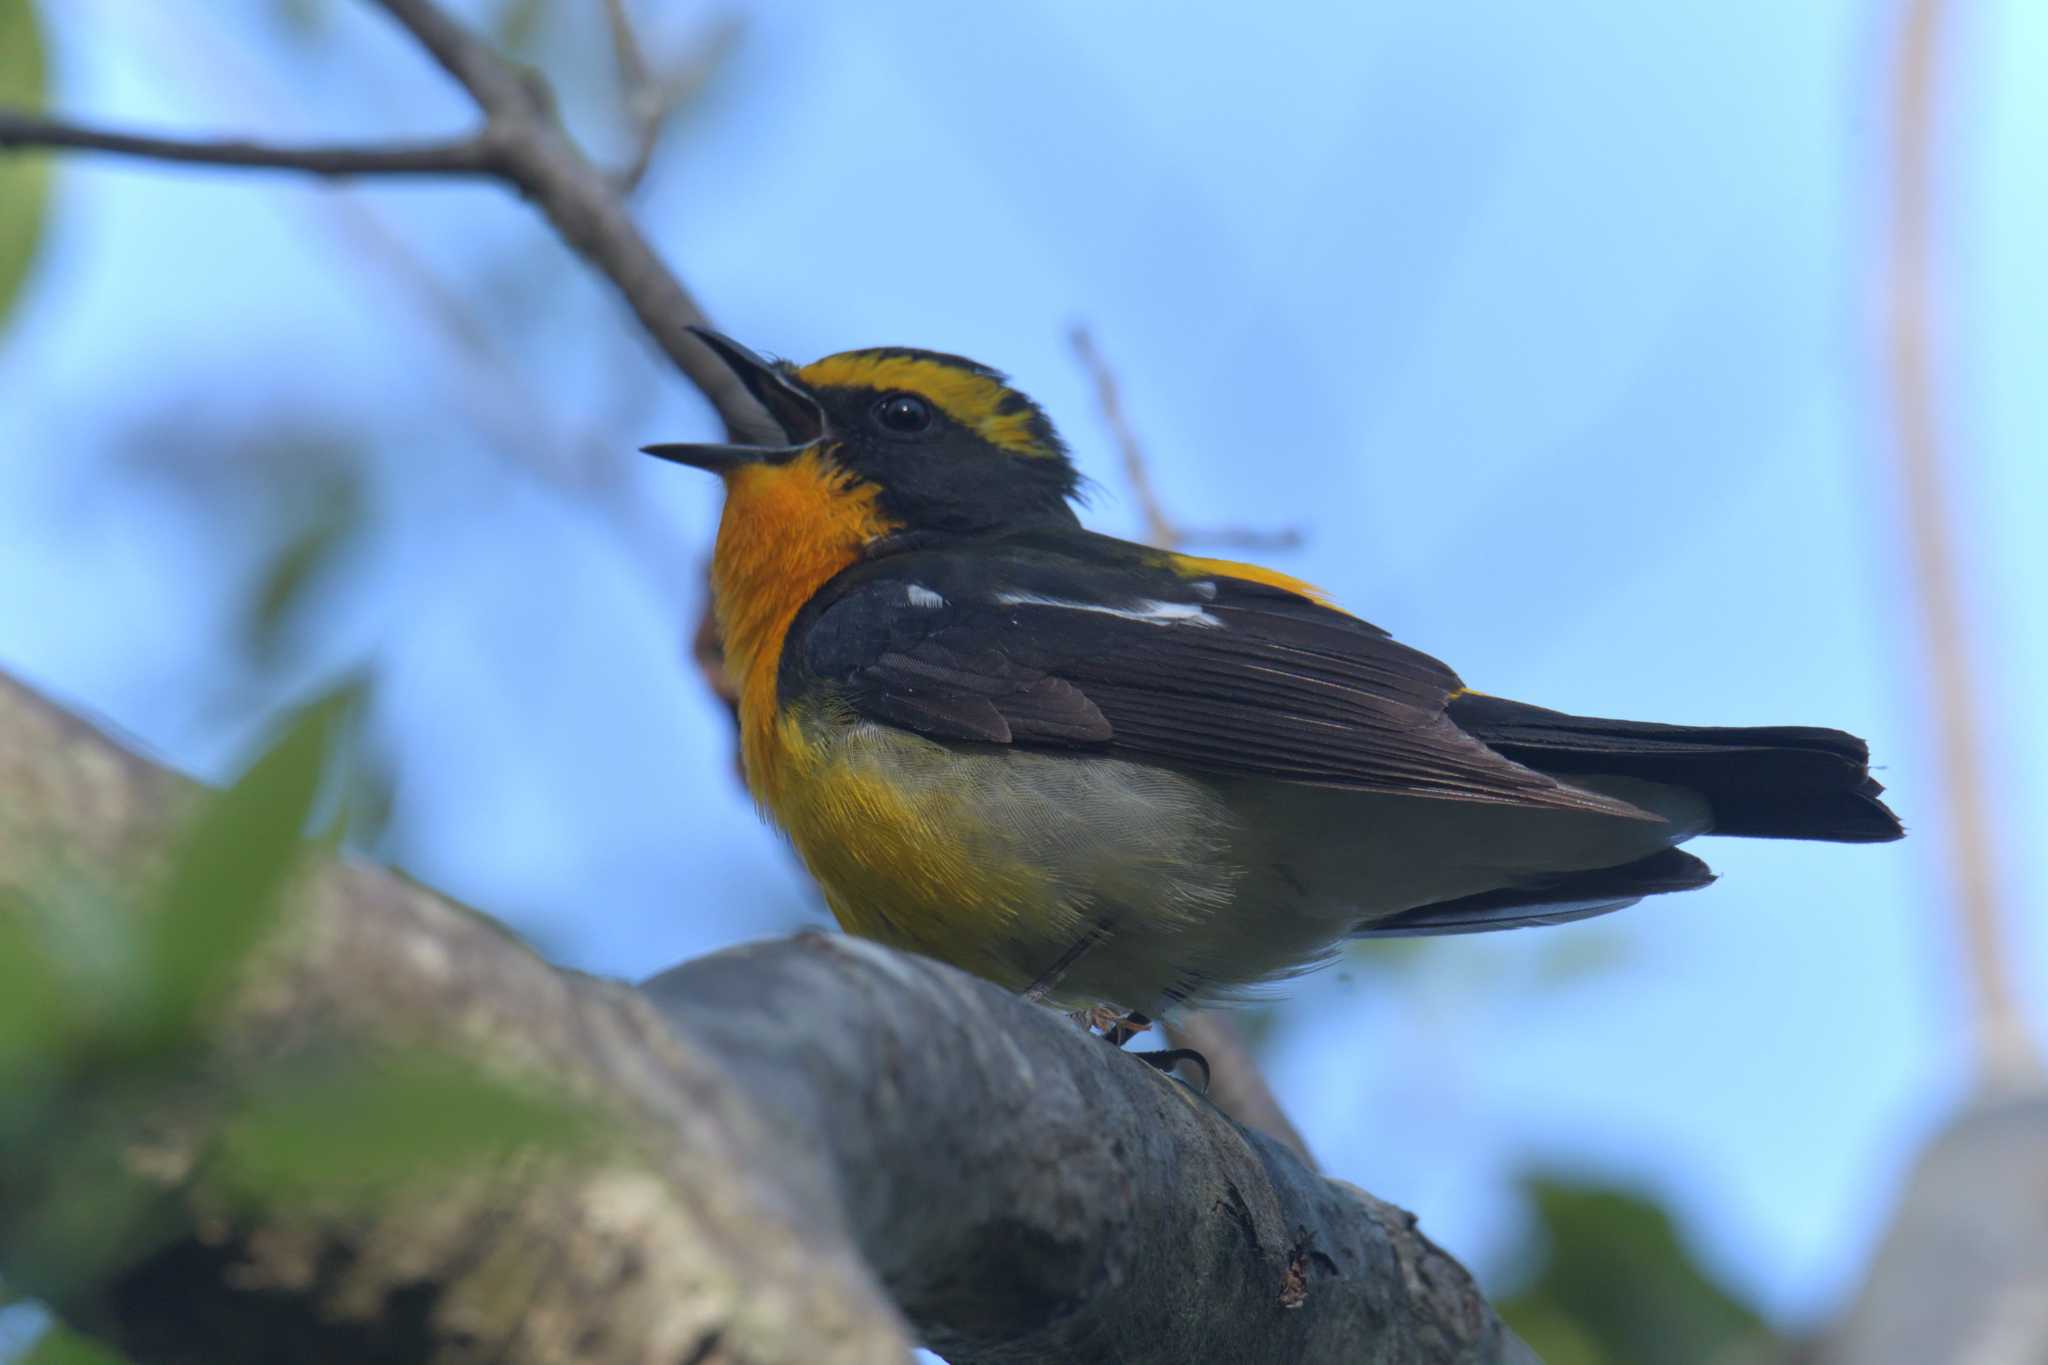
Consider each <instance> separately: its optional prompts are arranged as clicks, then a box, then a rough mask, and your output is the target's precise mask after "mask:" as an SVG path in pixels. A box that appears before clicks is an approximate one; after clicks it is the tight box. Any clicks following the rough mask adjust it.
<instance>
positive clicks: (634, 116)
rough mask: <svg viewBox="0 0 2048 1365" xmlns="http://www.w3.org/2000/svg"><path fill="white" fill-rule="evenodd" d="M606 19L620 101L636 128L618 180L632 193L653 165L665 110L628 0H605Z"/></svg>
mask: <svg viewBox="0 0 2048 1365" xmlns="http://www.w3.org/2000/svg"><path fill="white" fill-rule="evenodd" d="M604 22H605V28H606V29H607V30H608V31H609V32H610V33H611V39H612V58H613V60H615V61H616V62H617V63H618V67H619V95H620V102H621V103H622V104H623V105H625V109H626V122H627V123H628V124H629V125H630V126H631V127H632V130H633V156H632V159H631V160H630V161H628V162H627V163H626V166H625V168H624V169H623V170H621V171H620V172H619V174H618V182H617V183H618V186H619V188H620V189H622V190H625V191H627V192H629V193H630V192H631V191H632V190H633V189H634V188H635V187H636V186H638V185H639V183H640V182H641V180H642V179H644V178H645V177H646V175H647V168H648V166H650V165H651V164H653V161H654V147H655V144H656V143H658V142H659V141H660V140H661V124H662V119H663V117H664V114H665V111H664V110H663V109H662V100H661V94H660V91H659V90H658V89H657V88H656V85H655V80H654V72H653V69H652V68H650V67H649V66H648V64H647V50H646V48H644V47H642V46H641V44H640V34H639V32H638V31H637V30H636V29H635V28H634V26H633V17H632V16H631V15H630V14H628V13H627V12H626V0H604Z"/></svg>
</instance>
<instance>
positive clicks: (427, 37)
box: [371, 0, 549, 120]
mask: <svg viewBox="0 0 2048 1365" xmlns="http://www.w3.org/2000/svg"><path fill="white" fill-rule="evenodd" d="M371 3H373V4H375V5H377V6H378V7H379V8H380V9H382V10H383V11H384V12H385V13H386V14H388V15H390V16H391V18H392V20H393V22H395V23H397V24H398V26H399V27H400V28H403V29H404V30H405V31H406V32H408V33H410V34H411V35H412V36H413V37H414V38H415V39H417V40H418V42H419V45H420V46H421V47H423V48H425V49H426V50H427V54H428V55H429V56H431V57H432V58H433V59H434V60H435V61H436V62H438V63H439V64H440V66H441V69H442V70H443V71H446V72H447V73H448V74H449V75H450V76H452V77H454V78H455V83H456V84H457V85H460V86H461V87H462V88H463V89H464V90H467V91H468V92H469V94H470V98H472V99H474V100H475V101H476V102H477V105H478V107H480V108H481V109H482V110H483V111H484V113H485V114H487V115H489V116H490V117H491V118H492V119H494V120H496V119H513V118H520V117H523V116H525V115H527V114H529V113H531V112H532V111H533V109H534V107H535V105H536V104H537V103H547V102H549V101H548V97H547V95H546V86H545V84H544V83H542V82H541V80H540V79H539V74H538V73H537V72H534V71H531V70H529V69H527V68H524V67H519V66H515V65H513V64H512V63H511V62H508V61H506V60H505V59H504V58H503V57H501V56H499V55H498V53H497V51H496V50H495V49H494V48H492V47H491V45H490V44H489V43H488V42H486V41H484V39H483V38H481V37H479V36H478V35H477V34H476V33H475V32H474V31H472V30H470V29H468V28H466V27H464V26H463V24H462V23H461V21H459V20H457V19H456V18H455V17H454V16H453V15H451V14H449V13H448V12H447V11H446V10H444V9H442V8H441V6H440V5H438V4H436V3H435V0H371Z"/></svg>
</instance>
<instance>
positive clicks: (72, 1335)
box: [15, 1326, 127, 1365]
mask: <svg viewBox="0 0 2048 1365" xmlns="http://www.w3.org/2000/svg"><path fill="white" fill-rule="evenodd" d="M15 1365H127V1362H126V1361H125V1360H124V1359H123V1358H122V1357H121V1356H118V1355H116V1354H114V1353H113V1352H112V1351H110V1350H108V1349H107V1348H106V1347H104V1346H102V1345H100V1344H99V1343H98V1342H96V1341H93V1340H91V1339H89V1338H87V1337H82V1336H80V1335H79V1334H78V1333H76V1332H74V1331H72V1330H71V1329H70V1328H68V1327H64V1326H56V1327H52V1328H50V1329H49V1330H48V1331H46V1332H44V1333H43V1334H42V1335H41V1336H39V1337H37V1338H36V1339H35V1340H34V1341H33V1342H31V1343H30V1344H29V1348H28V1349H27V1350H26V1351H23V1352H22V1353H21V1354H20V1355H19V1356H16V1357H15Z"/></svg>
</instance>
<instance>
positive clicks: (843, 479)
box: [711, 450, 896, 810]
mask: <svg viewBox="0 0 2048 1365" xmlns="http://www.w3.org/2000/svg"><path fill="white" fill-rule="evenodd" d="M876 493H877V490H876V489H875V488H874V486H873V485H871V484H861V483H856V482H855V481H854V480H853V479H852V478H851V476H850V475H848V474H847V473H846V472H845V471H844V470H843V469H841V468H840V467H839V466H838V465H837V464H836V463H834V462H833V461H832V459H831V458H830V457H829V456H827V455H825V454H822V453H821V452H819V451H817V450H809V451H806V452H804V453H803V454H802V455H799V456H797V457H796V458H795V459H793V460H791V461H789V462H788V463H787V464H779V465H743V466H741V467H740V468H739V469H736V470H734V471H733V472H732V473H731V474H729V475H727V476H726V480H725V514H724V516H723V517H722V518H721V519H720V521H719V524H718V549H717V552H716V553H715V554H714V555H713V557H712V561H711V601H712V608H713V610H714V611H715V612H716V613H717V616H718V630H719V634H720V636H721V638H722V639H723V640H724V642H725V664H726V668H727V670H728V671H729V672H730V673H731V675H732V678H733V681H734V682H735V683H736V684H738V686H739V693H740V758H741V762H742V763H743V765H744V766H745V768H746V774H747V786H748V787H749V788H750V789H751V790H752V791H753V793H754V799H755V800H757V801H759V802H761V804H762V805H764V806H767V807H769V808H770V809H771V810H772V809H774V807H775V806H776V804H777V801H778V798H779V797H780V795H781V790H782V782H783V778H784V776H785V774H786V772H787V769H788V766H789V763H790V761H791V759H792V758H793V757H794V754H795V751H796V749H797V748H798V747H799V746H800V742H801V741H800V739H799V737H798V736H797V735H796V734H795V731H794V724H793V723H792V722H790V721H788V720H787V718H785V717H782V716H779V715H778V714H777V706H776V675H777V671H778V669H779V668H780V666H781V662H782V646H783V641H784V639H785V638H786V637H787V636H788V634H789V626H790V622H791V621H793V620H794V619H795V618H796V614H797V612H798V610H799V609H801V608H802V606H803V605H804V603H806V602H808V601H810V600H811V598H812V597H813V596H815V595H816V593H817V591H818V589H820V588H822V587H823V586H825V583H826V582H827V581H828V580H829V579H830V578H831V577H832V576H833V575H834V574H836V573H838V572H839V571H840V570H842V569H844V568H847V567H848V566H850V565H852V564H854V563H856V562H857V561H858V560H859V559H860V556H861V550H862V547H864V546H865V545H867V543H868V542H869V541H871V540H874V539H876V538H877V537H879V536H883V535H886V534H888V533H889V532H890V531H893V530H895V529H896V523H894V522H892V521H890V520H889V519H888V518H886V517H884V516H883V515H882V514H881V512H880V511H879V510H878V509H877V508H876V506H875V497H876Z"/></svg>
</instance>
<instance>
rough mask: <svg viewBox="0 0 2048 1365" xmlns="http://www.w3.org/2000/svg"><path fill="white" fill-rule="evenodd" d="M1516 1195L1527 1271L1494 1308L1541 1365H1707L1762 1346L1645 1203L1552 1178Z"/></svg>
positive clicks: (1743, 1309) (1740, 1310)
mask: <svg viewBox="0 0 2048 1365" xmlns="http://www.w3.org/2000/svg"><path fill="white" fill-rule="evenodd" d="M1523 1189H1524V1191H1525V1193H1526V1194H1527V1195H1528V1198H1529V1200H1530V1202H1531V1204H1532V1205H1533V1206H1534V1212H1535V1216H1536V1222H1537V1225H1538V1229H1539V1235H1538V1238H1537V1239H1536V1242H1535V1244H1534V1246H1533V1248H1532V1250H1533V1255H1532V1257H1531V1261H1532V1264H1531V1265H1529V1266H1527V1267H1525V1268H1524V1270H1523V1272H1522V1275H1523V1280H1522V1284H1523V1287H1522V1288H1521V1289H1520V1290H1519V1291H1518V1292H1516V1293H1513V1294H1511V1295H1508V1296H1504V1297H1499V1296H1497V1297H1496V1298H1495V1300H1494V1304H1495V1307H1496V1308H1498V1309H1499V1310H1500V1314H1501V1316H1502V1317H1503V1318H1505V1319H1506V1320H1507V1323H1508V1325H1509V1326H1510V1327H1512V1328H1514V1329H1515V1332H1516V1333H1517V1335H1519V1336H1520V1337H1521V1338H1522V1339H1523V1340H1524V1341H1526V1342H1527V1343H1528V1344H1529V1346H1530V1347H1531V1348H1532V1349H1533V1350H1535V1352H1536V1354H1537V1355H1538V1356H1540V1357H1541V1358H1542V1359H1543V1360H1544V1361H1545V1362H1546V1365H1637V1363H1638V1362H1643V1361H1655V1362H1657V1365H1709V1362H1718V1361H1725V1360H1728V1359H1730V1358H1731V1357H1732V1356H1733V1355H1734V1354H1735V1353H1736V1352H1738V1351H1739V1350H1741V1349H1743V1348H1744V1347H1746V1346H1751V1345H1755V1344H1760V1343H1762V1342H1765V1341H1768V1340H1769V1337H1768V1334H1767V1331H1766V1329H1765V1327H1764V1324H1763V1320H1762V1319H1761V1318H1760V1317H1758V1316H1757V1314H1756V1312H1755V1311H1754V1310H1753V1309H1752V1308H1750V1307H1749V1306H1748V1305H1747V1304H1745V1303H1743V1302H1742V1301H1741V1300H1739V1299H1737V1298H1736V1297H1735V1296H1734V1295H1733V1294H1731V1293H1730V1292H1729V1291H1728V1290H1727V1289H1725V1288H1724V1287H1723V1286H1722V1285H1721V1284H1720V1283H1719V1282H1717V1281H1716V1280H1715V1279H1714V1278H1713V1276H1712V1275H1710V1274H1709V1273H1708V1272H1707V1271H1706V1270H1705V1269H1704V1268H1703V1267H1702V1266H1701V1265H1700V1264H1699V1262H1698V1261H1697V1260H1696V1259H1694V1257H1693V1255H1692V1253H1691V1252H1690V1251H1689V1250H1688V1249H1687V1248H1686V1246H1685V1243H1684V1242H1683V1241H1682V1240H1681V1239H1680V1237H1679V1235H1678V1231H1677V1229H1676V1228H1675V1227H1674V1226H1673V1225H1672V1220H1671V1215H1670V1214H1668V1213H1667V1212H1665V1210H1664V1209H1663V1208H1662V1207H1661V1206H1660V1205H1658V1204H1657V1203H1655V1202H1654V1201H1652V1200H1650V1199H1648V1198H1645V1197H1644V1196H1642V1195H1640V1194H1637V1193H1634V1192H1632V1191H1628V1190H1623V1189H1618V1188H1614V1187H1611V1186H1606V1185H1599V1184H1590V1183H1585V1182H1582V1181H1575V1180H1571V1179H1566V1178H1561V1177H1556V1176H1544V1175H1537V1176H1530V1177H1527V1178H1526V1179H1525V1180H1524V1182H1523Z"/></svg>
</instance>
